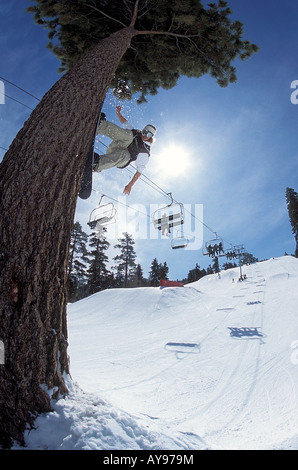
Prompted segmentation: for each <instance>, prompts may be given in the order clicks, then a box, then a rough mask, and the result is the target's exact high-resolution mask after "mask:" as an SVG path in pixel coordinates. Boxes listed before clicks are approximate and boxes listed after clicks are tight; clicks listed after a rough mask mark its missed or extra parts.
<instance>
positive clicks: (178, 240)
mask: <svg viewBox="0 0 298 470" xmlns="http://www.w3.org/2000/svg"><path fill="white" fill-rule="evenodd" d="M179 233H180V234H179ZM188 244H189V239H188V238H187V237H186V236H185V235H183V233H182V232H178V234H177V236H176V237H174V238H172V241H171V247H172V249H173V250H177V249H179V248H185V247H186V246H187V245H188Z"/></svg>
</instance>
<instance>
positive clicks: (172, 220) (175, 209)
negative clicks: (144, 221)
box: [151, 201, 184, 235]
mask: <svg viewBox="0 0 298 470" xmlns="http://www.w3.org/2000/svg"><path fill="white" fill-rule="evenodd" d="M151 218H152V222H153V224H154V227H155V228H156V229H158V230H161V232H162V235H168V234H169V233H171V230H170V229H171V228H172V227H176V226H179V225H182V224H183V223H184V207H183V204H182V203H179V202H177V203H174V202H173V201H172V202H171V204H168V205H167V206H164V207H161V208H160V209H157V210H156V211H155V212H154V213H153V214H152V216H151Z"/></svg>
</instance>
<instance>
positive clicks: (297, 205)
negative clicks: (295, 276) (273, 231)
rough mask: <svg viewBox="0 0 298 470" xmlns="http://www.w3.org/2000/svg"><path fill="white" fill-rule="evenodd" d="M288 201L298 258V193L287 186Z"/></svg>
mask: <svg viewBox="0 0 298 470" xmlns="http://www.w3.org/2000/svg"><path fill="white" fill-rule="evenodd" d="M286 201H287V207H288V213H289V218H290V223H291V226H292V232H293V234H294V238H295V242H296V248H295V256H296V258H298V193H296V192H295V191H294V189H292V188H287V189H286Z"/></svg>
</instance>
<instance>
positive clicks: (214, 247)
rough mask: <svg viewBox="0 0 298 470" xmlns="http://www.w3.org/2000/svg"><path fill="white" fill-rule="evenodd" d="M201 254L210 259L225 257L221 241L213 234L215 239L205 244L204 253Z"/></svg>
mask: <svg viewBox="0 0 298 470" xmlns="http://www.w3.org/2000/svg"><path fill="white" fill-rule="evenodd" d="M203 254H204V255H208V256H211V257H215V256H225V251H224V243H223V239H222V238H219V237H218V236H217V234H216V233H215V238H212V240H209V241H208V242H206V243H205V251H204V253H203Z"/></svg>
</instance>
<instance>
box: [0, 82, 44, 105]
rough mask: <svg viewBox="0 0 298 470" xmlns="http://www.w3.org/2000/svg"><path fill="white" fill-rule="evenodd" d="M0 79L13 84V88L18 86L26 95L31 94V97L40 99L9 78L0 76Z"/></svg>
mask: <svg viewBox="0 0 298 470" xmlns="http://www.w3.org/2000/svg"><path fill="white" fill-rule="evenodd" d="M0 80H4V81H5V82H7V83H9V84H10V85H12V86H14V87H15V88H18V89H19V90H21V91H23V92H24V93H26V94H27V95H29V96H32V98H34V99H35V100H37V101H40V99H39V98H37V97H36V96H34V95H32V93H29V91H26V90H24V88H21V87H20V86H18V85H16V84H15V83H12V82H10V81H9V80H7V78H4V77H0ZM21 104H22V103H21Z"/></svg>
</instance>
